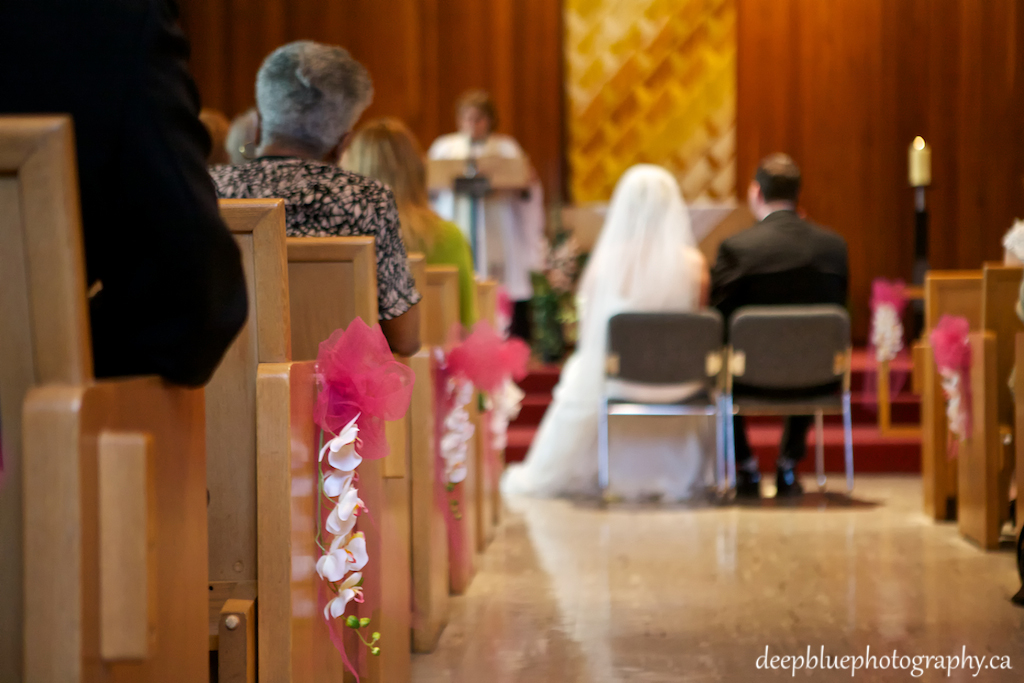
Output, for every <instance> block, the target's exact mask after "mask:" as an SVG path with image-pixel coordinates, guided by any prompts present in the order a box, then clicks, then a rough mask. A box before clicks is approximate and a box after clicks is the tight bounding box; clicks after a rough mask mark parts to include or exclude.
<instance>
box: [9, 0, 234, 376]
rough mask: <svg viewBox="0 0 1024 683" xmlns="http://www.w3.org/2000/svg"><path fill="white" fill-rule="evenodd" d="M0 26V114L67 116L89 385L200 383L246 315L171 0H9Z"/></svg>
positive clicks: (207, 142)
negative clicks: (143, 378)
mask: <svg viewBox="0 0 1024 683" xmlns="http://www.w3.org/2000/svg"><path fill="white" fill-rule="evenodd" d="M0 26H3V27H5V28H10V30H6V31H4V32H3V33H4V37H3V39H2V40H0V60H2V61H3V63H5V64H9V65H10V64H18V66H17V68H4V69H0V92H2V93H3V96H2V97H0V112H2V113H5V114H7V113H21V114H39V113H42V112H55V113H67V114H70V115H71V117H72V118H73V121H74V127H75V144H76V156H77V161H78V181H79V187H80V196H81V209H82V230H83V234H84V238H85V262H86V270H87V274H88V283H89V285H90V286H91V287H92V288H93V289H94V290H98V293H96V294H95V295H94V296H93V297H92V298H91V299H90V302H89V311H90V317H91V330H92V344H93V362H94V366H95V374H96V376H97V377H116V376H126V375H144V374H154V373H155V374H159V375H161V376H163V377H164V378H166V379H168V380H170V381H172V382H175V383H178V384H184V385H194V386H198V385H202V384H204V383H205V382H206V381H207V380H208V379H209V378H210V375H211V374H212V373H213V371H214V369H215V368H216V367H217V365H218V364H219V363H220V359H221V356H222V355H223V354H224V351H225V350H226V349H227V347H228V346H229V345H230V344H231V341H232V340H233V339H234V337H235V335H236V334H237V333H238V331H239V329H241V327H242V324H243V323H244V322H245V317H246V313H247V310H248V307H247V302H246V287H245V278H244V274H243V272H242V264H241V258H240V255H239V251H238V247H237V246H236V245H235V242H234V239H232V237H231V233H230V232H228V229H227V226H225V225H224V223H223V222H222V221H221V219H220V214H219V212H218V209H217V195H216V193H215V192H214V188H213V184H212V183H211V182H210V177H209V175H208V173H207V170H206V157H207V155H208V153H209V151H210V138H209V136H208V135H207V133H206V130H204V128H203V125H202V124H201V123H200V121H199V97H198V94H197V92H196V88H195V84H194V83H193V82H192V77H191V76H190V75H189V73H188V68H187V65H186V60H187V58H188V43H187V41H186V40H185V37H184V36H183V35H182V33H181V31H180V30H179V28H178V25H177V22H176V10H175V5H174V3H172V2H170V1H169V0H138V1H137V2H132V3H125V2H121V1H119V0H95V1H94V2H87V3H86V2H72V1H70V0H51V1H48V2H30V1H28V0H14V1H13V2H6V3H3V4H0ZM41 45H46V46H47V48H46V49H45V50H40V46H41ZM26 55H32V58H31V59H25V56H26ZM100 285H102V287H100Z"/></svg>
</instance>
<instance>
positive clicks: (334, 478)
mask: <svg viewBox="0 0 1024 683" xmlns="http://www.w3.org/2000/svg"><path fill="white" fill-rule="evenodd" d="M358 419H359V415H356V416H355V417H354V418H352V421H351V422H349V423H348V424H347V425H345V427H344V428H343V429H342V430H341V433H340V434H338V435H337V436H334V437H333V438H331V439H330V440H329V441H328V442H327V443H326V444H323V445H322V446H321V448H320V456H319V462H320V463H323V460H324V456H325V455H326V456H327V462H328V465H329V466H330V468H331V469H330V471H329V472H328V474H327V475H326V476H325V475H324V472H323V467H322V465H321V466H320V467H319V468H318V471H319V481H318V488H317V520H318V523H317V537H316V542H317V546H319V548H320V551H321V552H322V553H323V554H322V555H321V556H320V559H318V560H317V562H316V571H317V574H319V575H320V578H321V579H323V580H324V581H326V582H327V584H328V586H329V587H330V589H331V591H332V592H333V593H334V594H335V597H333V598H332V599H331V600H330V601H329V602H328V603H327V605H326V606H325V607H324V618H325V619H327V620H328V621H330V620H331V619H337V618H339V617H342V616H344V614H345V609H346V608H347V607H348V604H349V603H350V602H353V601H354V602H356V603H361V602H362V601H363V588H362V585H363V575H362V570H363V569H364V568H365V567H366V563H367V562H368V561H369V555H368V554H367V552H366V536H365V535H364V534H363V532H361V531H355V526H356V519H357V518H358V517H359V515H360V514H362V513H363V512H366V511H367V508H366V505H365V504H363V501H362V500H361V499H360V498H359V489H357V488H356V484H357V483H358V482H359V475H358V474H357V473H356V469H357V468H358V467H359V464H360V463H361V462H362V461H363V458H362V456H360V455H359V453H357V452H356V446H357V444H358V436H359V427H358V425H356V420H358ZM320 438H321V443H322V442H323V432H321V437H320ZM321 496H323V497H326V498H327V499H328V500H330V501H331V502H333V503H334V509H333V510H331V514H330V515H329V516H328V517H327V521H326V522H325V523H324V525H323V529H321V528H320V524H319V519H320V510H321V509H322V507H321V503H322V500H321ZM345 623H346V625H347V626H349V627H350V628H353V629H356V632H357V633H358V629H359V628H362V627H365V626H367V625H369V623H370V620H369V619H367V618H363V619H358V618H357V617H355V616H349V617H348V619H347V620H346V622H345ZM359 639H360V640H362V641H363V643H364V644H366V646H367V647H369V648H370V652H371V653H372V654H374V655H379V654H380V648H379V647H378V646H377V645H376V643H377V641H379V640H380V634H379V633H374V634H373V636H372V637H371V640H370V641H366V640H365V639H364V638H363V636H362V634H361V633H359Z"/></svg>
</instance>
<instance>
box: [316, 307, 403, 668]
mask: <svg viewBox="0 0 1024 683" xmlns="http://www.w3.org/2000/svg"><path fill="white" fill-rule="evenodd" d="M316 378H317V402H316V408H315V411H314V418H313V419H314V421H315V422H316V424H317V426H318V427H319V428H320V454H319V467H318V472H319V475H318V482H317V515H316V518H317V529H316V543H317V548H318V550H319V557H318V559H317V562H316V571H317V573H318V574H319V575H320V578H321V579H322V580H323V581H324V582H325V585H326V587H327V589H328V592H329V593H330V594H332V595H333V597H331V598H330V599H329V600H327V601H326V604H324V606H323V613H324V619H326V620H327V623H328V627H329V629H330V631H331V638H332V640H333V641H334V644H335V647H337V648H338V650H339V651H340V652H341V654H342V656H343V657H344V658H345V663H346V665H347V666H348V667H349V669H350V670H352V673H353V674H354V675H356V679H357V680H358V675H357V674H356V672H355V670H354V668H353V667H352V666H351V664H349V662H348V657H347V655H346V654H345V650H344V645H343V643H342V640H341V638H340V637H337V634H336V632H335V631H334V620H336V619H339V618H341V617H343V616H344V615H345V611H346V609H347V608H348V605H349V604H350V603H352V602H355V603H361V602H362V601H363V574H362V570H363V569H364V568H365V567H366V565H367V563H368V562H369V554H368V553H367V548H366V537H365V535H364V534H363V533H362V532H361V531H356V530H355V528H356V522H357V520H358V518H359V516H360V515H361V514H363V513H365V512H368V510H367V508H366V505H365V504H364V503H363V501H362V500H361V499H360V497H359V489H358V484H359V473H358V468H359V465H360V463H362V461H363V460H364V459H371V460H373V459H378V458H383V457H385V456H387V454H388V451H389V449H388V444H387V440H386V439H385V436H384V423H385V422H386V421H388V420H397V419H400V418H401V417H402V416H404V415H405V413H406V411H407V410H408V409H409V401H410V400H411V398H412V386H413V381H414V375H413V372H412V370H410V369H409V368H408V367H406V366H405V365H402V364H401V363H399V362H398V361H396V360H395V359H394V356H392V354H391V349H390V348H389V347H388V343H387V340H386V339H385V338H384V334H383V332H381V329H380V326H379V325H375V326H374V327H372V328H371V327H369V326H368V325H367V324H366V323H365V322H363V320H362V319H360V318H356V319H355V320H354V321H353V322H352V323H351V324H350V325H349V326H348V328H347V329H344V330H336V331H335V332H334V333H333V334H332V335H331V336H330V338H328V339H327V340H326V341H324V342H321V344H320V348H319V353H318V354H317V360H316ZM324 456H326V462H325V457H324ZM328 509H329V510H330V512H329V513H327V510H328ZM325 513H327V514H326V519H325V518H324V515H325ZM369 624H370V620H369V619H367V618H362V619H360V618H358V617H356V616H355V615H350V616H349V617H348V618H347V619H346V620H345V625H346V626H347V627H349V628H351V629H353V630H354V631H355V632H356V634H357V635H358V636H359V639H360V640H361V641H362V642H363V643H364V644H365V645H366V646H367V648H369V650H370V652H371V654H374V655H379V654H380V646H379V645H377V643H378V641H379V640H380V634H379V633H373V634H372V636H371V637H370V640H367V639H366V638H364V637H363V634H362V633H361V632H360V630H359V629H361V628H365V627H366V626H368V625H369Z"/></svg>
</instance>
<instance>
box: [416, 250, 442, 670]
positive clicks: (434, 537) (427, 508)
mask: <svg viewBox="0 0 1024 683" xmlns="http://www.w3.org/2000/svg"><path fill="white" fill-rule="evenodd" d="M409 272H411V273H412V277H413V279H414V280H415V281H416V286H417V288H418V289H419V290H420V292H421V293H423V294H424V296H425V297H426V296H427V294H428V290H427V284H426V283H427V263H426V259H425V258H424V256H423V254H409ZM423 305H424V306H426V305H427V304H426V301H424V304H423ZM428 320H429V315H427V314H424V315H421V316H420V338H421V339H423V340H426V339H428ZM405 362H406V363H407V365H408V366H409V367H410V368H412V370H413V372H415V373H416V385H415V386H414V388H413V397H412V404H411V405H410V407H409V477H410V482H409V485H410V505H409V514H410V531H411V535H412V557H411V566H412V605H413V614H412V650H413V652H432V651H433V650H434V648H435V647H437V641H438V639H440V637H441V632H442V631H443V630H444V627H445V625H446V624H447V623H448V575H449V572H448V531H447V528H446V522H445V511H444V507H443V505H444V504H445V501H444V500H441V501H438V491H437V486H438V477H439V476H440V473H439V472H438V471H437V454H436V451H435V443H434V430H435V422H434V418H435V415H434V400H435V396H434V391H435V387H434V377H433V373H434V366H433V361H432V359H431V351H430V347H429V345H428V344H427V343H426V341H424V348H423V349H421V350H420V352H419V353H417V354H416V355H415V356H412V357H411V358H408V359H405ZM439 502H440V505H439Z"/></svg>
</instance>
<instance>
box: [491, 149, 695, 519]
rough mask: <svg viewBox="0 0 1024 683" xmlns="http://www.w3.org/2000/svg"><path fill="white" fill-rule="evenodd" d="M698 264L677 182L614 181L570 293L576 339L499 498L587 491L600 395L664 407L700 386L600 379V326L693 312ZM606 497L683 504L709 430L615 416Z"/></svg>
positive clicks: (592, 477) (656, 173)
mask: <svg viewBox="0 0 1024 683" xmlns="http://www.w3.org/2000/svg"><path fill="white" fill-rule="evenodd" d="M704 268H705V266H704V259H703V256H701V254H700V252H699V251H697V249H696V247H695V243H694V238H693V232H692V230H691V228H690V219H689V215H688V213H687V211H686V206H685V204H684V203H683V199H682V195H681V194H680V192H679V186H678V184H677V183H676V181H675V179H674V178H673V177H672V176H671V175H670V174H669V173H668V172H667V171H665V170H664V169H662V168H660V167H657V166H649V165H640V166H634V167H633V168H632V169H630V170H629V171H627V172H626V174H625V175H624V176H623V177H622V179H621V180H620V181H619V184H618V186H617V187H616V189H615V194H614V195H613V196H612V202H611V206H610V207H609V210H608V217H607V219H606V221H605V224H604V227H603V228H602V230H601V235H600V237H599V238H598V241H597V245H596V246H595V248H594V251H593V254H592V255H591V257H590V261H589V262H588V264H587V270H586V272H585V273H584V275H583V279H582V282H581V284H580V290H579V294H578V296H577V305H578V308H579V312H580V322H579V330H580V336H579V343H578V345H577V348H576V351H575V352H574V353H573V354H572V356H571V357H570V358H569V360H568V361H567V362H566V364H565V367H564V369H563V371H562V375H561V378H560V379H559V382H558V386H557V387H555V391H554V401H553V402H552V404H551V406H550V408H549V409H548V411H547V413H545V415H544V419H543V420H542V421H541V425H540V429H539V430H538V431H537V435H536V436H535V438H534V440H533V444H532V445H531V447H530V451H529V453H528V454H527V456H526V460H525V462H523V463H521V464H513V465H510V466H509V468H508V470H507V471H506V472H505V475H504V477H503V479H502V491H503V492H504V493H505V494H507V495H527V496H535V497H554V496H564V495H594V494H596V493H597V492H598V490H599V489H598V485H597V429H598V410H599V406H600V400H601V395H602V392H603V391H605V390H606V389H607V390H608V393H609V394H610V395H612V396H613V397H619V398H626V399H632V400H641V401H652V402H670V401H676V400H680V399H682V398H685V397H686V396H689V395H692V394H693V393H694V392H695V391H697V390H699V387H695V386H692V385H676V386H672V387H664V386H658V387H652V386H646V385H640V384H633V383H627V382H621V381H616V382H615V383H614V385H612V384H611V383H609V385H608V386H606V383H605V372H604V368H605V356H606V350H607V334H608V333H607V331H608V320H609V319H610V318H611V317H612V316H614V315H615V314H617V313H622V312H626V311H651V312H659V311H682V312H685V311H695V310H697V308H698V307H699V305H700V288H701V281H702V276H703V272H704ZM609 424H610V436H611V439H610V446H611V448H610V452H611V458H610V460H611V477H610V480H611V482H610V490H609V493H611V494H612V495H616V496H621V497H623V498H626V499H647V498H649V497H661V498H664V499H668V500H683V499H687V498H690V497H692V496H694V495H696V494H698V493H700V492H701V491H702V490H703V489H704V487H705V486H706V484H707V483H708V482H709V477H710V465H711V459H709V458H708V457H707V454H708V453H710V452H711V451H712V450H713V448H712V446H713V443H714V442H713V439H714V426H713V421H712V420H711V419H710V418H704V417H632V416H623V417H618V416H614V417H612V418H611V419H610V420H609Z"/></svg>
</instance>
